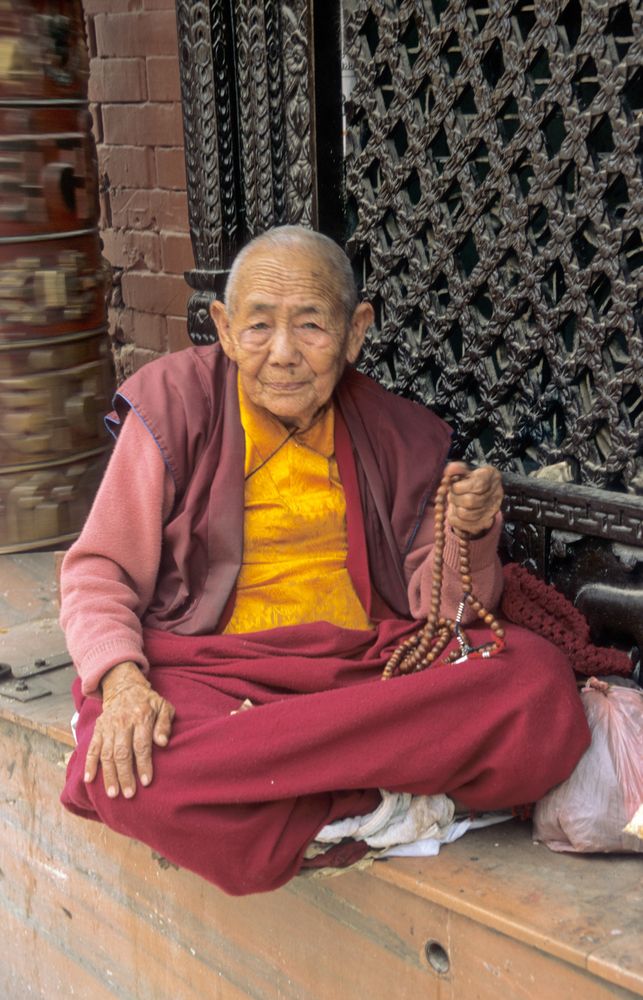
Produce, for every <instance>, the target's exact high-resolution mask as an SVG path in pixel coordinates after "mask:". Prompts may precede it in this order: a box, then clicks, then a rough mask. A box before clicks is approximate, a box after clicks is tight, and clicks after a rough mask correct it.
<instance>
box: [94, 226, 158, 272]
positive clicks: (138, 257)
mask: <svg viewBox="0 0 643 1000" xmlns="http://www.w3.org/2000/svg"><path fill="white" fill-rule="evenodd" d="M100 238H101V240H102V241H103V254H104V256H105V257H106V258H107V260H108V261H109V262H110V264H112V265H113V267H123V268H128V269H134V268H142V269H145V270H146V271H160V270H161V247H160V239H159V236H158V233H148V232H144V231H143V232H140V231H137V230H134V229H124V230H123V229H118V230H114V229H102V230H101V234H100Z"/></svg>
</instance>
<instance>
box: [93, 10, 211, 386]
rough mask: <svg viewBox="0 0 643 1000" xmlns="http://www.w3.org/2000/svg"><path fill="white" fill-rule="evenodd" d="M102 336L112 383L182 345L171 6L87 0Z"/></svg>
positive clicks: (184, 262)
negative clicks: (105, 289) (104, 269)
mask: <svg viewBox="0 0 643 1000" xmlns="http://www.w3.org/2000/svg"><path fill="white" fill-rule="evenodd" d="M84 9H85V16H86V22H87V40H88V46H89V55H90V76H89V99H90V106H91V112H92V117H93V120H94V134H95V137H96V143H97V152H98V164H99V175H100V211H101V222H100V225H101V237H102V240H103V254H104V256H105V257H106V258H107V260H108V261H109V262H110V264H111V265H112V268H113V288H112V293H111V297H110V305H109V331H110V335H111V337H112V339H113V345H114V357H115V361H116V369H117V376H118V378H119V380H120V379H121V378H123V377H125V376H127V375H129V374H130V373H131V372H133V371H135V370H136V369H137V368H140V367H141V365H143V364H145V362H146V361H149V360H151V359H152V358H154V357H157V356H158V355H159V354H162V353H165V352H166V351H168V350H169V351H173V350H178V349H180V348H181V347H187V346H188V345H189V338H188V336H187V330H186V322H185V315H186V304H187V300H188V297H189V294H190V293H189V288H188V286H187V284H186V282H185V280H184V278H183V272H184V271H185V270H188V269H190V268H192V267H193V266H194V262H193V257H192V249H191V246H190V239H189V235H188V232H189V230H188V222H187V198H186V193H185V167H184V161H183V128H182V122H181V104H180V87H179V68H178V55H177V36H176V14H175V4H174V0H84Z"/></svg>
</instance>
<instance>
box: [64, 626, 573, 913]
mask: <svg viewBox="0 0 643 1000" xmlns="http://www.w3.org/2000/svg"><path fill="white" fill-rule="evenodd" d="M416 628H417V623H412V622H408V621H406V622H405V621H400V620H389V621H384V622H382V623H380V624H379V625H378V627H377V628H376V629H373V630H368V631H353V630H347V629H342V628H338V627H336V626H332V625H329V624H327V623H324V622H316V623H314V624H311V625H297V626H292V627H289V628H280V629H273V630H271V631H266V632H256V633H253V634H246V635H216V636H210V637H200V636H177V635H173V634H170V633H168V632H161V631H154V630H146V632H145V649H146V653H147V656H148V657H149V659H150V662H151V663H152V665H153V666H152V668H151V672H150V681H151V683H152V685H153V686H154V688H155V689H156V690H157V691H159V692H160V694H162V695H163V696H164V697H165V698H167V699H168V700H169V701H170V702H173V703H176V704H177V705H180V711H179V712H178V713H177V717H176V719H175V722H174V728H173V732H172V737H171V740H170V744H169V747H168V748H166V749H162V750H158V749H157V750H155V753H154V767H155V776H154V780H153V782H152V784H151V785H150V786H149V787H148V788H140V787H139V789H138V791H137V793H136V795H135V796H134V798H133V799H129V800H128V799H125V798H123V796H122V795H121V796H119V797H118V798H117V799H109V798H108V797H107V795H106V793H105V791H104V788H103V782H102V776H101V775H100V774H99V776H98V778H97V779H96V780H95V781H94V782H93V783H92V784H90V785H85V783H84V781H83V769H84V761H85V756H86V753H87V747H88V744H89V740H90V738H91V733H92V731H93V726H94V723H95V721H96V718H97V716H98V714H99V711H100V708H101V705H100V702H99V701H98V700H97V699H93V698H87V699H83V698H82V696H81V694H80V690H79V683H78V682H77V683H76V687H75V698H76V703H77V707H78V709H79V712H80V718H79V722H78V729H77V732H78V740H79V746H78V749H77V750H76V752H75V753H74V754H73V755H72V758H71V760H70V763H69V768H68V774H67V784H66V787H65V790H64V792H63V796H62V801H63V804H64V805H65V806H66V807H67V808H68V809H70V810H71V811H72V812H74V813H76V814H78V815H80V816H84V817H86V818H89V819H96V820H102V821H103V822H105V823H106V824H107V825H109V826H110V827H112V829H114V830H117V831H119V832H120V833H123V834H126V835H128V836H131V837H135V838H137V839H138V840H141V841H143V842H144V843H146V844H148V845H150V846H151V847H152V848H154V849H155V850H156V851H159V852H160V853H161V854H163V855H164V856H165V857H167V858H168V859H170V860H171V861H173V862H175V863H176V864H178V865H180V866H182V867H185V868H188V869H191V870H192V871H195V872H197V873H198V874H200V875H202V876H203V877H204V878H206V879H208V880H209V881H211V882H214V883H215V884H216V885H218V886H220V887H221V888H222V889H224V890H225V891H226V892H228V893H231V894H234V895H242V894H246V893H251V892H261V891H268V890H271V889H276V888H277V887H279V886H280V885H283V884H284V883H285V882H287V881H288V880H289V879H290V878H292V877H293V876H294V875H296V874H297V872H298V871H299V870H300V867H301V865H302V857H303V854H304V851H305V849H306V847H307V846H308V844H309V843H310V842H311V841H312V840H313V839H314V837H315V834H316V833H317V832H318V831H319V830H320V829H321V828H322V827H323V826H325V825H326V824H327V823H330V822H333V821H334V820H337V819H341V818H344V817H347V816H354V815H363V814H366V813H369V812H372V811H373V810H374V809H375V808H376V806H377V805H378V803H379V801H380V795H379V793H378V792H377V788H386V789H388V790H390V791H405V792H411V793H412V794H419V795H425V794H426V795H430V794H435V793H439V792H444V793H447V794H449V795H451V796H453V797H455V798H457V799H458V800H460V801H461V802H463V803H464V804H465V805H467V806H469V807H470V808H471V809H472V810H487V809H499V808H504V807H511V806H515V805H518V804H522V803H525V802H528V801H534V800H536V799H538V798H540V797H541V796H542V795H543V794H544V793H545V792H546V791H547V790H548V789H549V788H551V787H553V786H554V785H555V784H557V783H558V782H560V781H562V780H563V779H564V778H566V777H567V776H568V775H569V773H570V772H571V771H572V769H573V767H574V765H575V764H576V761H577V760H578V759H579V757H580V756H581V754H582V753H583V752H584V750H585V749H586V747H587V745H588V743H589V733H588V728H587V723H586V721H585V716H584V713H583V709H582V705H581V702H580V699H579V697H578V694H577V691H576V687H575V683H574V677H573V674H572V671H571V669H570V666H569V662H568V660H567V658H566V657H565V656H564V654H563V653H561V652H560V651H559V650H558V649H556V648H555V647H554V646H552V645H551V644H550V643H548V642H547V641H546V640H544V639H542V638H540V637H539V636H536V635H534V634H533V633H530V632H527V631H525V630H524V629H521V628H518V627H516V626H508V628H507V649H506V650H505V651H503V652H502V653H501V654H499V655H497V656H494V657H491V658H490V659H472V660H468V661H465V662H463V663H458V664H452V665H450V666H434V667H432V668H431V669H429V670H425V671H423V672H421V673H417V674H412V675H409V676H404V677H399V678H394V679H393V680H390V681H388V682H387V683H382V682H381V680H380V674H381V671H382V669H383V666H384V664H385V662H386V660H387V658H388V656H389V655H390V653H391V652H392V650H393V649H394V648H395V646H396V645H397V644H398V643H399V642H400V640H401V639H403V638H405V636H407V635H408V634H410V632H411V631H413V630H414V629H416ZM468 631H469V632H470V634H471V637H472V639H473V640H475V642H476V643H477V642H478V641H482V635H480V637H478V635H477V633H478V632H481V633H483V634H484V638H486V637H487V636H488V632H487V631H486V630H484V629H482V630H478V629H470V630H468ZM302 650H305V653H302ZM246 698H248V699H250V700H251V701H252V703H253V705H254V706H255V707H253V708H252V709H250V710H248V711H244V712H240V713H238V714H235V715H231V714H230V713H231V712H233V711H235V710H236V709H238V708H239V707H240V705H241V703H242V702H243V701H244V700H245V699H246Z"/></svg>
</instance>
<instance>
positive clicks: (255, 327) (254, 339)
mask: <svg viewBox="0 0 643 1000" xmlns="http://www.w3.org/2000/svg"><path fill="white" fill-rule="evenodd" d="M271 333H272V331H271V329H270V326H269V325H268V323H264V322H261V321H260V322H257V323H252V324H251V325H250V326H247V327H246V328H245V329H244V330H242V331H241V333H240V334H239V342H240V344H241V346H242V347H245V348H247V349H250V350H251V349H252V348H253V347H263V345H264V344H266V343H267V342H268V340H270V336H271Z"/></svg>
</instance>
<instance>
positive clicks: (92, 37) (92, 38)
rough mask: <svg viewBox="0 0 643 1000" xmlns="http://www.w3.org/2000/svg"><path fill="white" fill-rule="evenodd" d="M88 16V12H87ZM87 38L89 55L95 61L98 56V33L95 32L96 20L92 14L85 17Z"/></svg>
mask: <svg viewBox="0 0 643 1000" xmlns="http://www.w3.org/2000/svg"><path fill="white" fill-rule="evenodd" d="M85 13H86V14H87V12H85ZM85 38H86V40H87V55H88V56H89V58H90V59H93V58H94V56H95V55H96V32H95V31H94V18H93V17H92V15H91V14H87V16H86V17H85Z"/></svg>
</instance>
